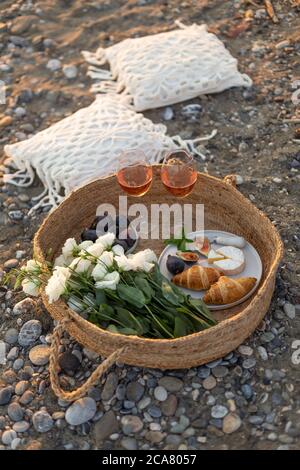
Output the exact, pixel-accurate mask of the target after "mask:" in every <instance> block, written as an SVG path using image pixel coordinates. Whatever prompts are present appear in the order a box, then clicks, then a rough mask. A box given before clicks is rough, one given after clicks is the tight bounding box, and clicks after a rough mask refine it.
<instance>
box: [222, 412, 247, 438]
mask: <svg viewBox="0 0 300 470" xmlns="http://www.w3.org/2000/svg"><path fill="white" fill-rule="evenodd" d="M241 424H242V420H241V418H240V417H239V415H237V414H236V413H228V415H226V416H225V417H224V420H223V425H222V431H223V432H224V433H225V434H232V433H233V432H235V431H237V430H238V429H239V428H240V427H241Z"/></svg>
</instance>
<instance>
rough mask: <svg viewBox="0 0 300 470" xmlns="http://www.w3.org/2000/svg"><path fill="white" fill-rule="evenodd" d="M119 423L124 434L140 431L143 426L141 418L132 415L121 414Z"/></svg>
mask: <svg viewBox="0 0 300 470" xmlns="http://www.w3.org/2000/svg"><path fill="white" fill-rule="evenodd" d="M121 424H122V429H123V432H124V434H135V433H137V432H140V431H141V430H142V429H143V427H144V424H143V422H142V421H141V419H140V418H139V417H138V416H134V415H127V416H123V418H122V419H121Z"/></svg>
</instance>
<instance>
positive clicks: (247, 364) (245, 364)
mask: <svg viewBox="0 0 300 470" xmlns="http://www.w3.org/2000/svg"><path fill="white" fill-rule="evenodd" d="M255 364H256V360H255V359H254V357H249V358H248V359H245V360H244V361H243V364H242V366H243V368H244V369H252V367H254V366H255Z"/></svg>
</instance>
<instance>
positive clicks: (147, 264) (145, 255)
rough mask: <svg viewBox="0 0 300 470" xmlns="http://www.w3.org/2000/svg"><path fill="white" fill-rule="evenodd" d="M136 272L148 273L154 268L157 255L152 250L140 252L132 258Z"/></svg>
mask: <svg viewBox="0 0 300 470" xmlns="http://www.w3.org/2000/svg"><path fill="white" fill-rule="evenodd" d="M130 260H131V262H132V265H133V270H134V271H144V272H146V273H148V272H149V271H151V269H152V268H154V262H156V261H157V257H156V254H155V253H154V251H152V250H150V249H146V250H144V251H139V252H138V253H135V254H134V255H132V256H131V258H130Z"/></svg>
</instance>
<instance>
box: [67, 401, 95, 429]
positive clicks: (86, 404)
mask: <svg viewBox="0 0 300 470" xmlns="http://www.w3.org/2000/svg"><path fill="white" fill-rule="evenodd" d="M96 411H97V405H96V402H95V400H94V399H93V398H91V397H84V398H80V399H79V400H76V401H75V402H74V403H72V405H71V406H70V407H69V408H68V409H67V411H66V415H65V419H66V421H67V423H68V424H71V425H72V426H78V425H79V424H82V423H86V422H87V421H89V420H90V419H92V418H93V417H94V416H95V414H96Z"/></svg>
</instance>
